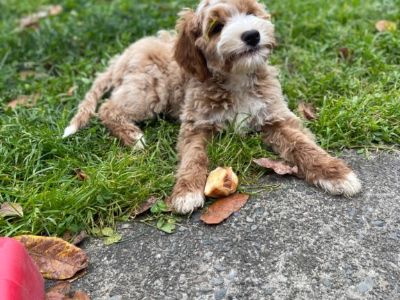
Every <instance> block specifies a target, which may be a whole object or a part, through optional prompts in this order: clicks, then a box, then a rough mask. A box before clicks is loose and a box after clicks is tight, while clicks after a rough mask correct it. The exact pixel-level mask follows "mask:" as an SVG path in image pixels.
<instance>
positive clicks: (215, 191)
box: [204, 167, 239, 198]
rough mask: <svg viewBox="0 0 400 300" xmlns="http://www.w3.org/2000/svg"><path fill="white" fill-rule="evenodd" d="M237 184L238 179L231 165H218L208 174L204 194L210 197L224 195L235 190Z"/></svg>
mask: <svg viewBox="0 0 400 300" xmlns="http://www.w3.org/2000/svg"><path fill="white" fill-rule="evenodd" d="M238 184H239V179H238V177H237V175H236V174H235V173H234V172H233V171H232V168H231V167H226V168H221V167H218V168H216V169H215V170H214V171H211V172H210V175H208V178H207V182H206V187H205V189H204V195H206V196H207V197H212V198H218V197H226V196H229V195H231V194H233V193H234V192H236V189H237V187H238Z"/></svg>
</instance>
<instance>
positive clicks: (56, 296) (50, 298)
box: [46, 281, 90, 300]
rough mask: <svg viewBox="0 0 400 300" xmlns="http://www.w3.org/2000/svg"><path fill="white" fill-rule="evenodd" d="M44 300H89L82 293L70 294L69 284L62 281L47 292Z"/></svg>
mask: <svg viewBox="0 0 400 300" xmlns="http://www.w3.org/2000/svg"><path fill="white" fill-rule="evenodd" d="M46 300H90V298H89V296H88V295H87V294H86V293H84V292H82V291H76V292H71V284H70V283H69V282H65V281H64V282H60V283H57V284H56V285H55V286H53V287H51V288H50V289H48V290H47V292H46Z"/></svg>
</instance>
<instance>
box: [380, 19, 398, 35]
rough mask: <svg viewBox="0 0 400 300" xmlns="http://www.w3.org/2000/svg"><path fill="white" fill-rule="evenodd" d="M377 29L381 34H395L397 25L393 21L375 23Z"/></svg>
mask: <svg viewBox="0 0 400 300" xmlns="http://www.w3.org/2000/svg"><path fill="white" fill-rule="evenodd" d="M375 28H376V30H378V31H379V32H386V31H389V32H393V31H396V29H397V25H396V23H395V22H392V21H388V20H380V21H378V22H376V23H375Z"/></svg>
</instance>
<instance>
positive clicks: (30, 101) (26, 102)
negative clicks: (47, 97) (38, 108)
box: [7, 94, 39, 109]
mask: <svg viewBox="0 0 400 300" xmlns="http://www.w3.org/2000/svg"><path fill="white" fill-rule="evenodd" d="M38 98H39V94H33V95H29V96H28V95H21V96H18V97H17V98H15V99H14V100H11V101H10V102H8V103H7V107H9V108H12V109H14V108H16V107H17V105H21V106H26V107H31V106H33V105H35V104H36V101H37V99H38Z"/></svg>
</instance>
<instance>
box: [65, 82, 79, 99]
mask: <svg viewBox="0 0 400 300" xmlns="http://www.w3.org/2000/svg"><path fill="white" fill-rule="evenodd" d="M76 89H77V86H76V85H73V86H71V87H70V88H69V89H68V91H67V96H69V97H71V96H73V95H74V92H75V91H76Z"/></svg>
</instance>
